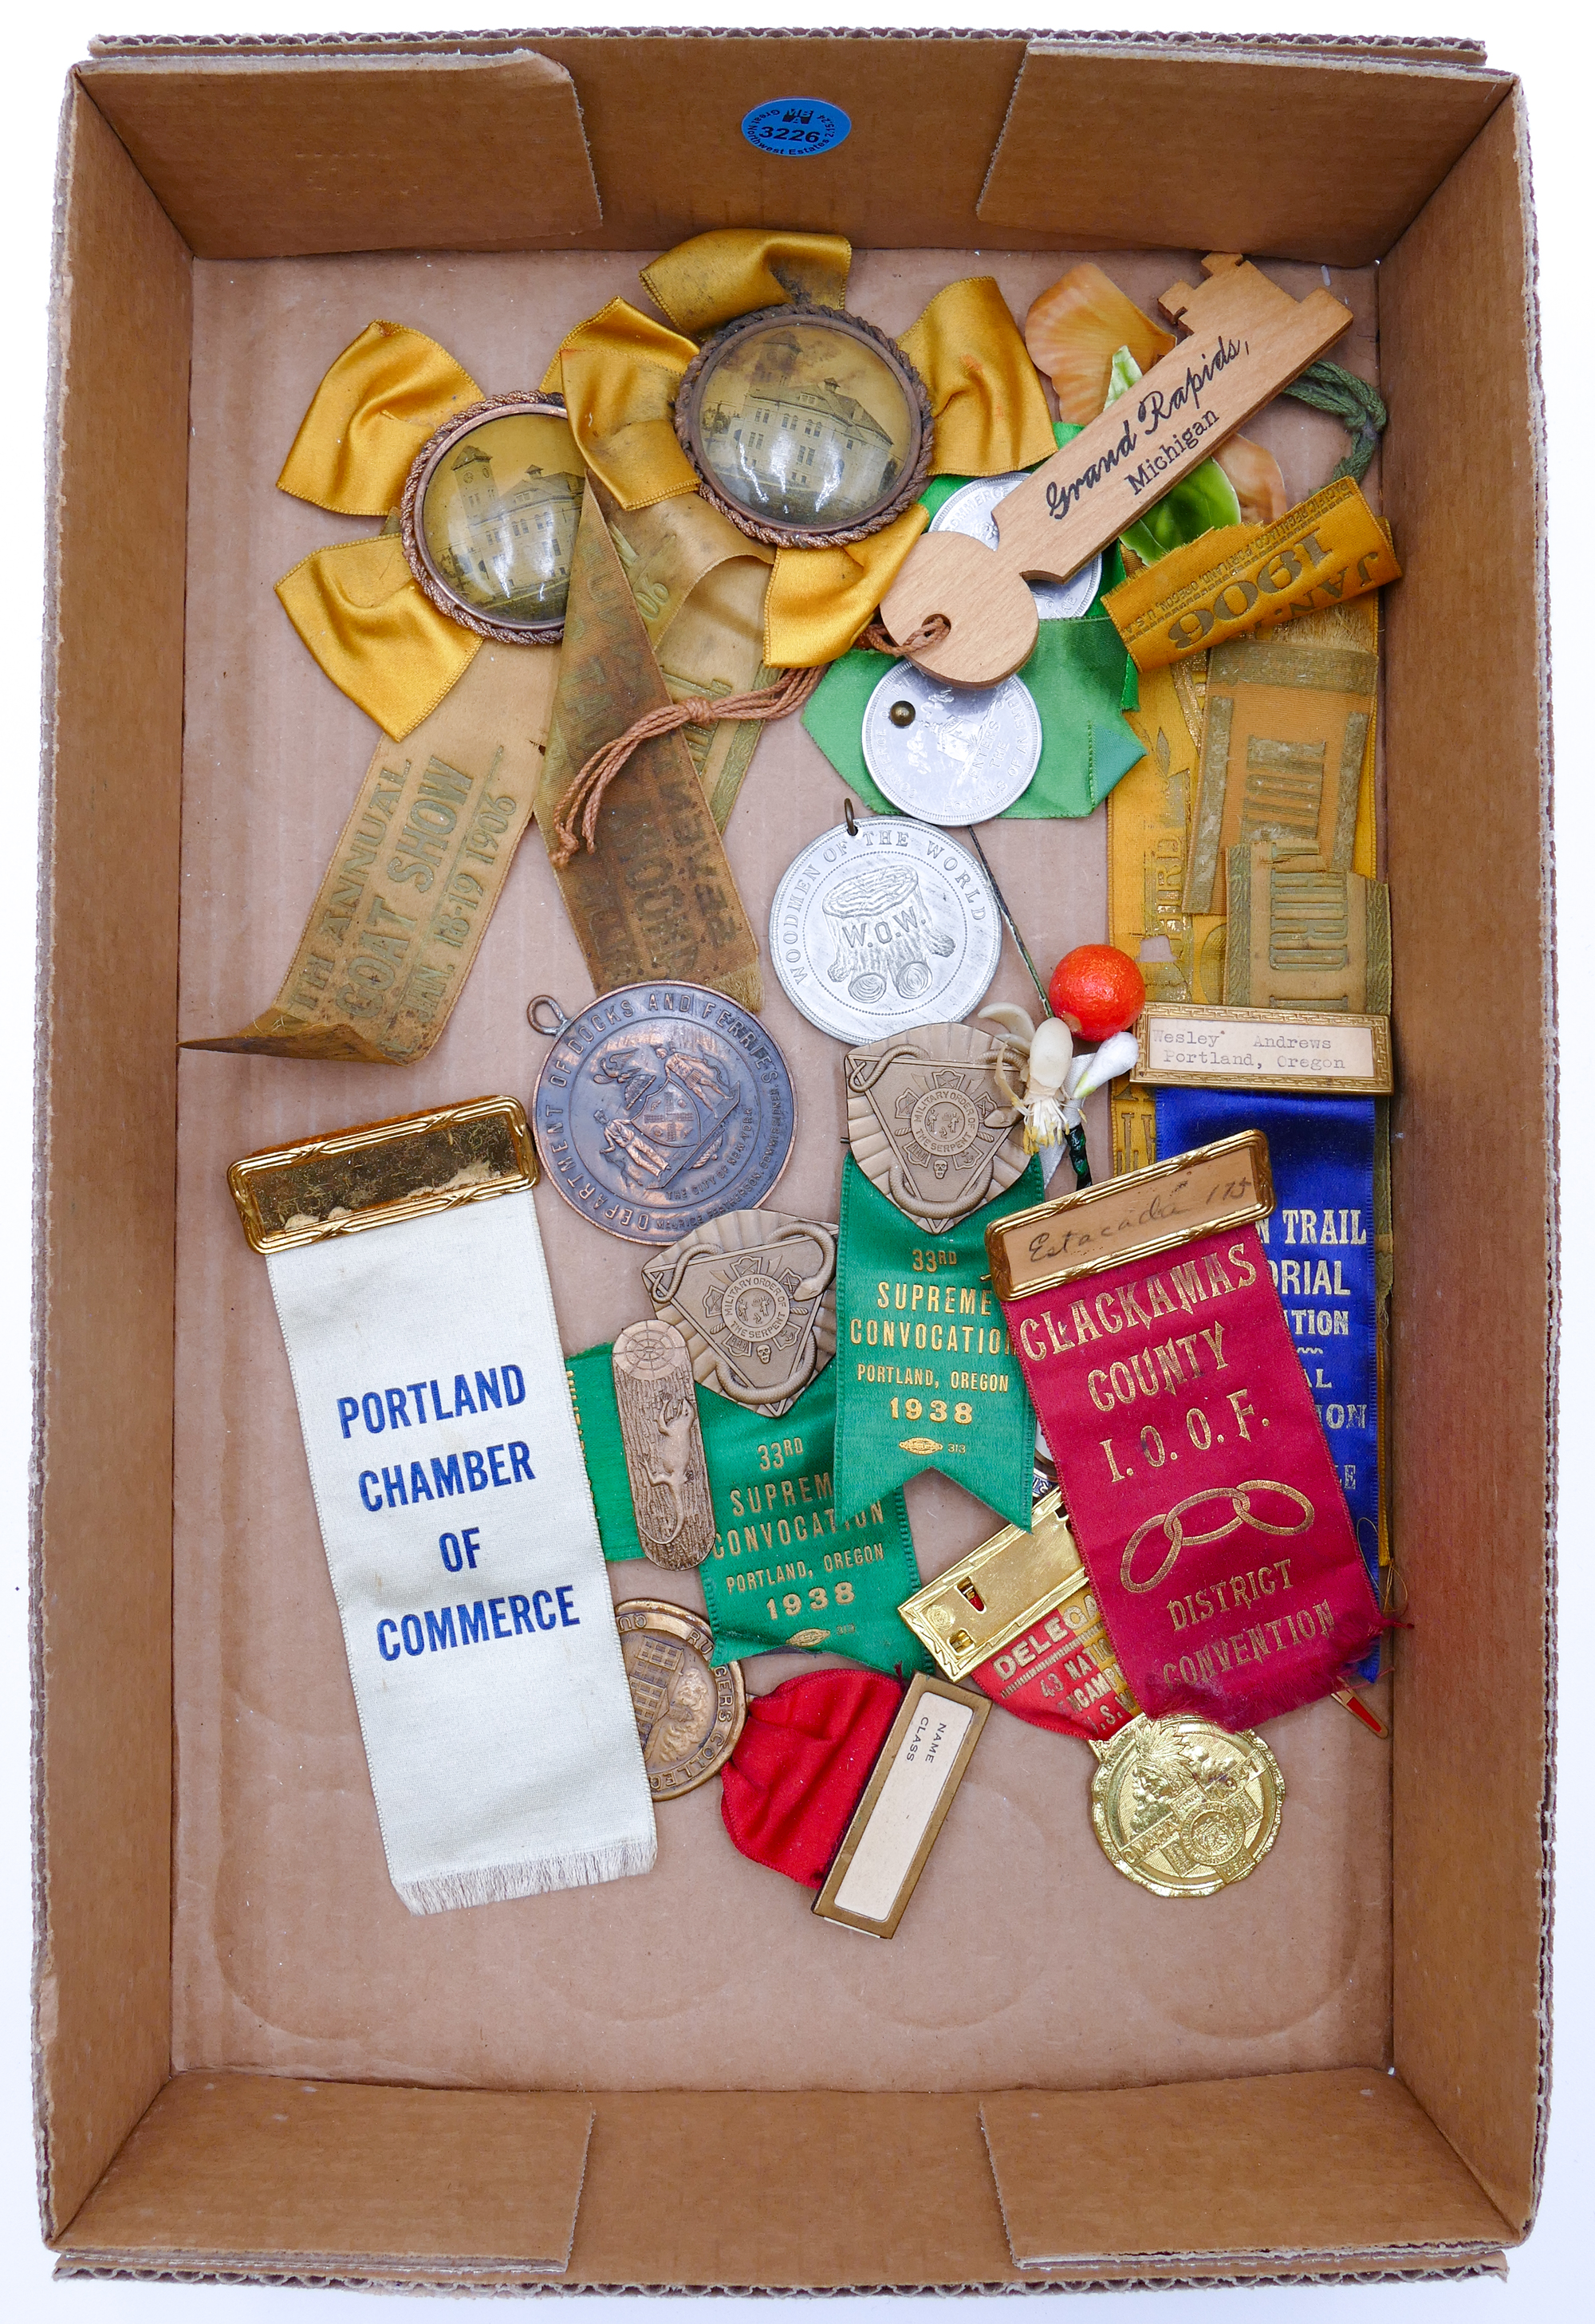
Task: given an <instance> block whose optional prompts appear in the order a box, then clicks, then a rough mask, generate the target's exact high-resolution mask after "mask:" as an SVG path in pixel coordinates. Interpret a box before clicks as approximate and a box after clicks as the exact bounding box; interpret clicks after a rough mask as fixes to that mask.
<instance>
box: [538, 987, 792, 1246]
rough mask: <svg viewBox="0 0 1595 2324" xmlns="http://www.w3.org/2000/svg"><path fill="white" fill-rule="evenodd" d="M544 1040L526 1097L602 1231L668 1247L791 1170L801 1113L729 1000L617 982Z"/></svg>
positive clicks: (758, 1030) (562, 1172)
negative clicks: (549, 1043)
mask: <svg viewBox="0 0 1595 2324" xmlns="http://www.w3.org/2000/svg"><path fill="white" fill-rule="evenodd" d="M540 1005H541V1003H540V1002H539V1001H534V1002H533V1003H532V1008H533V1010H536V1009H537V1008H538V1007H539V1006H540ZM552 1005H554V1006H556V1007H557V1004H552ZM534 1021H535V1019H534ZM539 1029H546V1028H539ZM553 1041H554V1046H553V1047H552V1048H551V1049H550V1050H549V1054H548V1056H547V1057H546V1058H545V1059H544V1060H543V1066H542V1071H541V1072H540V1073H539V1075H538V1080H537V1088H536V1090H535V1092H534V1093H533V1096H532V1129H533V1132H534V1135H535V1137H536V1139H537V1148H538V1153H539V1156H540V1157H541V1160H542V1164H543V1167H544V1168H545V1169H546V1170H547V1171H548V1173H549V1177H550V1178H551V1179H552V1181H553V1183H554V1185H556V1186H557V1187H558V1190H559V1192H560V1194H563V1196H564V1197H565V1199H566V1201H567V1203H570V1205H571V1207H572V1208H573V1209H574V1210H577V1211H580V1212H581V1213H582V1215H583V1216H584V1218H588V1219H591V1220H592V1222H593V1223H594V1225H595V1226H597V1227H602V1228H603V1229H604V1231H605V1232H606V1233H609V1234H613V1235H620V1236H622V1238H623V1239H624V1240H627V1241H629V1242H650V1243H670V1242H676V1241H678V1240H679V1239H680V1238H681V1236H682V1235H684V1234H689V1233H690V1232H691V1231H693V1229H694V1228H695V1227H701V1226H703V1225H704V1224H705V1222H706V1221H708V1220H710V1219H713V1218H717V1217H718V1216H719V1215H720V1213H722V1212H724V1211H735V1210H751V1209H752V1208H753V1207H754V1206H755V1205H756V1204H757V1203H761V1202H762V1201H763V1200H764V1197H765V1196H766V1195H767V1194H769V1193H770V1189H771V1187H772V1186H773V1185H775V1183H776V1180H777V1179H778V1178H779V1176H780V1175H781V1172H782V1170H783V1169H784V1168H785V1167H786V1163H787V1157H788V1154H789V1153H790V1152H791V1150H792V1136H793V1130H794V1128H795V1126H796V1118H797V1117H796V1108H795V1105H794V1102H793V1097H792V1083H791V1078H790V1076H789V1074H788V1072H787V1065H786V1060H785V1058H784V1057H783V1056H781V1053H780V1051H779V1049H778V1048H777V1047H776V1045H775V1043H774V1042H773V1041H772V1040H771V1039H770V1035H769V1034H768V1033H767V1032H766V1031H765V1030H764V1028H763V1027H762V1026H761V1024H760V1023H759V1020H758V1019H757V1018H755V1017H751V1016H750V1015H749V1014H748V1012H747V1010H745V1009H740V1008H739V1007H738V1006H737V1004H736V1002H735V1001H728V1000H727V999H726V998H725V996H724V993H720V992H711V991H709V990H708V989H707V987H706V986H705V985H701V984H672V983H659V984H628V985H622V986H621V987H620V989H619V990H618V991H613V992H606V993H605V994H604V997H603V999H602V1000H600V1001H594V1002H593V1004H592V1006H591V1007H590V1008H587V1009H584V1010H582V1012H581V1014H580V1015H579V1016H576V1017H570V1018H566V1017H564V1016H563V1015H562V1014H561V1015H560V1019H559V1022H558V1029H557V1031H555V1032H554V1035H553Z"/></svg>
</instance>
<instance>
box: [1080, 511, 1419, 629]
mask: <svg viewBox="0 0 1595 2324" xmlns="http://www.w3.org/2000/svg"><path fill="white" fill-rule="evenodd" d="M1400 577H1401V567H1400V566H1399V565H1398V564H1397V561H1396V552H1395V550H1394V549H1392V547H1391V545H1390V536H1389V531H1388V528H1387V527H1386V526H1384V525H1383V524H1381V523H1380V521H1379V520H1378V517H1376V516H1375V514H1374V512H1373V511H1372V510H1371V509H1370V508H1369V505H1368V503H1367V502H1366V501H1365V500H1364V499H1363V497H1362V494H1361V493H1360V492H1359V490H1358V488H1357V486H1356V485H1355V484H1353V483H1352V482H1351V478H1350V477H1349V476H1341V477H1340V478H1338V479H1337V480H1336V481H1335V482H1334V483H1333V484H1326V485H1325V486H1324V488H1323V491H1322V492H1319V493H1314V494H1313V496H1312V498H1311V499H1310V500H1305V501H1303V502H1301V503H1299V504H1298V505H1297V506H1296V507H1295V508H1293V509H1287V510H1286V512H1285V514H1284V515H1283V516H1282V517H1281V518H1280V519H1279V520H1278V521H1277V523H1275V524H1269V525H1251V524H1232V525H1222V526H1221V527H1220V528H1219V529H1218V530H1216V531H1213V532H1206V533H1203V536H1202V538H1201V539H1199V540H1193V541H1190V542H1188V543H1187V544H1186V545H1185V548H1183V549H1173V550H1171V551H1170V553H1169V555H1168V556H1166V557H1165V558H1159V560H1158V562H1157V564H1156V565H1148V566H1146V567H1144V568H1143V569H1142V570H1141V571H1140V572H1139V573H1134V574H1132V575H1131V576H1130V577H1129V580H1128V581H1122V582H1120V585H1119V586H1118V588H1117V589H1111V590H1110V591H1109V593H1108V595H1106V596H1105V597H1104V598H1103V599H1102V604H1103V607H1104V608H1105V610H1106V611H1107V612H1108V613H1111V616H1112V618H1113V621H1114V622H1115V624H1116V625H1117V627H1118V631H1119V634H1120V637H1121V638H1122V639H1123V640H1124V642H1125V644H1126V645H1127V646H1128V647H1129V653H1130V658H1131V659H1132V660H1133V661H1134V663H1135V666H1136V668H1137V669H1143V670H1145V669H1166V668H1168V667H1169V666H1170V665H1171V664H1173V663H1176V662H1180V661H1184V660H1186V659H1189V657H1190V656H1191V655H1193V654H1198V653H1205V652H1206V651H1207V650H1208V648H1209V647H1210V646H1217V645H1222V644H1223V642H1224V641H1225V640H1226V639H1227V638H1239V637H1245V636H1248V635H1249V634H1250V633H1251V632H1253V631H1256V630H1263V629H1269V628H1272V627H1274V626H1275V625H1276V624H1277V623H1279V622H1295V621H1300V620H1301V619H1302V617H1303V616H1304V615H1305V614H1308V613H1323V612H1325V611H1326V610H1327V609H1328V608H1329V607H1330V606H1332V605H1338V604H1344V603H1345V602H1346V600H1347V599H1349V598H1352V597H1360V596H1361V595H1362V594H1363V593H1364V591H1365V590H1369V589H1378V588H1382V587H1383V586H1384V584H1385V583H1386V582H1387V581H1398V580H1399V579H1400Z"/></svg>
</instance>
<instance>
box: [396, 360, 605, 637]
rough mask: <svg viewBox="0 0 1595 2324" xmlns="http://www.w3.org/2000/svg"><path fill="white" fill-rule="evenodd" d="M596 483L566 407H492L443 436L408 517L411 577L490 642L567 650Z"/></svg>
mask: <svg viewBox="0 0 1595 2324" xmlns="http://www.w3.org/2000/svg"><path fill="white" fill-rule="evenodd" d="M584 483H585V470H584V469H583V466H582V458H581V455H580V453H579V452H578V451H577V450H576V438H574V437H573V436H572V434H571V432H570V429H569V426H568V425H567V421H566V417H565V406H564V403H563V401H560V400H559V399H558V398H557V397H552V396H547V395H494V396H488V397H486V398H485V399H484V401H482V402H480V403H474V404H472V405H471V407H470V409H469V410H466V411H463V412H461V413H460V414H459V415H458V416H457V418H456V419H453V420H450V421H449V422H448V424H447V427H445V428H440V429H438V433H437V435H436V436H434V437H433V438H432V439H431V441H430V442H429V444H427V445H425V446H424V447H423V448H422V450H421V452H420V454H419V457H418V458H417V460H416V462H415V465H414V466H413V467H412V468H411V469H410V476H409V479H408V481H407V483H406V484H405V488H404V501H403V505H402V511H401V533H402V538H403V542H404V554H405V556H406V558H408V559H409V561H410V571H411V572H412V573H413V574H414V575H415V577H416V580H417V581H418V583H419V586H420V587H421V589H422V590H423V591H424V592H425V594H426V595H427V596H428V597H429V599H430V600H431V602H432V604H434V605H436V606H437V607H438V611H439V613H447V615H448V617H449V619H450V620H451V621H456V622H460V623H461V624H462V625H463V627H465V628H466V629H468V630H474V631H475V632H476V633H477V635H478V636H480V637H486V638H500V639H502V640H504V641H506V642H508V643H510V644H512V645H554V644H558V641H559V639H560V637H561V636H562V635H563V633H564V626H565V598H566V592H567V588H568V587H569V585H570V560H571V555H572V552H573V550H574V549H575V547H576V519H577V518H578V517H579V516H580V514H581V505H582V491H583V487H584Z"/></svg>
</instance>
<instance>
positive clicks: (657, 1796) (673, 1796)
mask: <svg viewBox="0 0 1595 2324" xmlns="http://www.w3.org/2000/svg"><path fill="white" fill-rule="evenodd" d="M622 1614H662V1615H663V1616H664V1617H665V1619H666V1624H667V1625H678V1626H679V1628H678V1636H680V1637H682V1639H683V1642H684V1644H686V1645H687V1646H690V1647H691V1648H692V1650H693V1652H694V1653H695V1654H698V1655H702V1656H703V1658H704V1660H705V1663H708V1662H709V1655H710V1653H711V1651H712V1649H713V1647H714V1644H715V1633H714V1631H713V1630H712V1629H711V1628H709V1624H708V1621H707V1619H706V1618H705V1616H704V1615H702V1614H700V1613H698V1612H696V1610H695V1609H694V1608H692V1607H691V1606H678V1605H675V1604H673V1603H672V1601H671V1600H669V1599H668V1598H622V1599H619V1600H616V1603H615V1609H614V1618H615V1626H616V1629H617V1631H618V1628H619V1626H620V1618H621V1616H622ZM692 1632H697V1633H699V1634H700V1636H699V1637H694V1636H692V1635H690V1634H691V1633H692ZM709 1674H710V1676H711V1677H712V1678H713V1679H714V1681H715V1716H716V1717H718V1715H719V1700H720V1682H721V1681H722V1680H723V1679H724V1678H727V1677H729V1679H730V1682H731V1692H732V1700H733V1702H734V1703H735V1706H736V1709H735V1713H734V1716H733V1720H732V1728H731V1734H730V1736H729V1737H728V1738H727V1740H726V1742H725V1744H724V1748H722V1749H721V1750H719V1751H717V1752H716V1753H715V1757H714V1758H713V1759H712V1760H711V1761H710V1763H709V1765H708V1766H706V1767H705V1769H704V1771H703V1774H702V1775H695V1776H694V1777H693V1779H692V1781H691V1783H690V1784H676V1785H675V1786H674V1788H673V1789H671V1790H670V1791H668V1792H663V1791H660V1792H656V1791H655V1790H654V1787H653V1777H652V1776H651V1775H650V1776H649V1778H648V1792H649V1797H650V1799H651V1800H652V1802H653V1803H654V1806H655V1807H656V1808H662V1807H666V1806H668V1803H670V1801H672V1800H684V1799H685V1798H686V1797H687V1794H688V1792H696V1790H697V1789H698V1787H699V1785H700V1784H706V1783H707V1782H708V1781H709V1779H710V1777H711V1776H712V1775H718V1774H719V1773H720V1770H721V1768H722V1767H724V1765H725V1763H726V1761H727V1760H728V1759H729V1758H730V1757H731V1755H732V1753H733V1751H734V1750H735V1749H736V1747H737V1744H738V1742H739V1741H740V1739H741V1737H742V1729H743V1728H744V1727H745V1726H746V1725H747V1723H748V1683H747V1681H746V1680H745V1679H744V1678H743V1676H742V1665H741V1663H740V1662H738V1663H719V1664H715V1663H709ZM630 1683H631V1682H630V1678H629V1677H628V1680H627V1684H628V1687H629V1686H630ZM644 1772H645V1773H646V1770H644Z"/></svg>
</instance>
